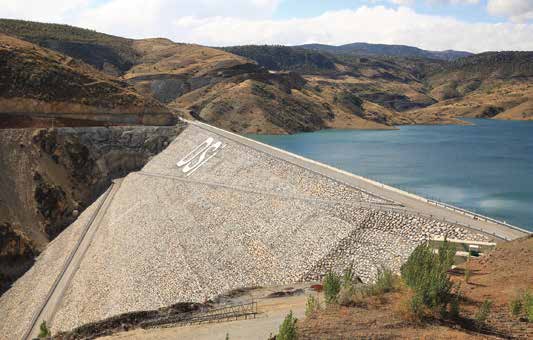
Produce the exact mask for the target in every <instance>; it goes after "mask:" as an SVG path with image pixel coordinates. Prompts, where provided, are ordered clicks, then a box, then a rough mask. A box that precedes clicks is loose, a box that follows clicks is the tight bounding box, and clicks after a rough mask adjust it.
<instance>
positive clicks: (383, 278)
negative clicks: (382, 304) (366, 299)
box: [373, 267, 394, 295]
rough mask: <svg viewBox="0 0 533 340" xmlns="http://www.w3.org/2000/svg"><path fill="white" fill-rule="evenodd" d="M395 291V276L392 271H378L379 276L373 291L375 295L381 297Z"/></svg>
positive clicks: (386, 269)
mask: <svg viewBox="0 0 533 340" xmlns="http://www.w3.org/2000/svg"><path fill="white" fill-rule="evenodd" d="M393 289H394V274H393V273H392V270H390V269H388V268H385V267H381V268H380V269H378V275H377V278H376V283H375V284H374V287H373V290H374V295H381V294H384V293H388V292H391V291H392V290H393Z"/></svg>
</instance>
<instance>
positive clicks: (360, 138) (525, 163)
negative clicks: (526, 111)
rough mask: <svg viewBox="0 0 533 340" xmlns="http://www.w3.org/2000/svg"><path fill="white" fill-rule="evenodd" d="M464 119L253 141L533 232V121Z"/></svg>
mask: <svg viewBox="0 0 533 340" xmlns="http://www.w3.org/2000/svg"><path fill="white" fill-rule="evenodd" d="M465 120H466V121H468V122H470V123H472V125H420V126H401V127H400V129H399V130H387V131H379V130H370V131H369V130H323V131H319V132H312V133H300V134H295V135H248V136H247V137H250V138H253V139H255V140H258V141H260V142H263V143H266V144H269V145H272V146H275V147H278V148H281V149H284V150H287V151H290V152H293V153H296V154H299V155H301V156H304V157H307V158H310V159H314V160H317V161H319V162H323V163H326V164H329V165H332V166H334V167H337V168H340V169H343V170H346V171H349V172H352V173H354V174H357V175H361V176H364V177H367V178H370V179H373V180H376V181H378V182H382V183H385V184H388V185H390V186H393V187H397V188H399V189H402V190H405V191H408V192H412V193H414V194H417V195H420V196H423V197H427V198H429V199H433V200H436V201H441V202H444V203H447V204H451V205H455V206H459V207H462V208H464V209H467V210H470V211H473V212H476V213H479V214H482V215H486V216H489V217H492V218H495V219H498V220H502V221H506V222H508V223H510V224H514V225H517V226H519V227H523V228H525V229H527V230H531V231H533V223H532V222H531V221H533V209H531V208H530V207H532V206H533V179H532V178H531V176H530V174H533V122H518V121H498V120H486V119H465Z"/></svg>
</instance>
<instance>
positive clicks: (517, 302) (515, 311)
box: [509, 296, 522, 317]
mask: <svg viewBox="0 0 533 340" xmlns="http://www.w3.org/2000/svg"><path fill="white" fill-rule="evenodd" d="M509 311H510V312H511V316H514V317H519V316H520V314H522V297H521V296H517V297H516V298H514V299H513V300H511V302H509Z"/></svg>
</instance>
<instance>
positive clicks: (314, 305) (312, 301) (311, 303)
mask: <svg viewBox="0 0 533 340" xmlns="http://www.w3.org/2000/svg"><path fill="white" fill-rule="evenodd" d="M317 310H320V301H319V300H318V296H316V297H315V296H314V295H308V296H307V302H306V303H305V316H306V317H309V316H311V315H313V313H314V312H316V311H317Z"/></svg>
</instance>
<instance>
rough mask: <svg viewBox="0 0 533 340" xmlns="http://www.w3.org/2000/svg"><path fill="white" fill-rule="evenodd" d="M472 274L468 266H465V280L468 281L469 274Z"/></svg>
mask: <svg viewBox="0 0 533 340" xmlns="http://www.w3.org/2000/svg"><path fill="white" fill-rule="evenodd" d="M471 275H472V272H471V271H470V268H468V267H466V268H465V282H466V283H470V276H471Z"/></svg>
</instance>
